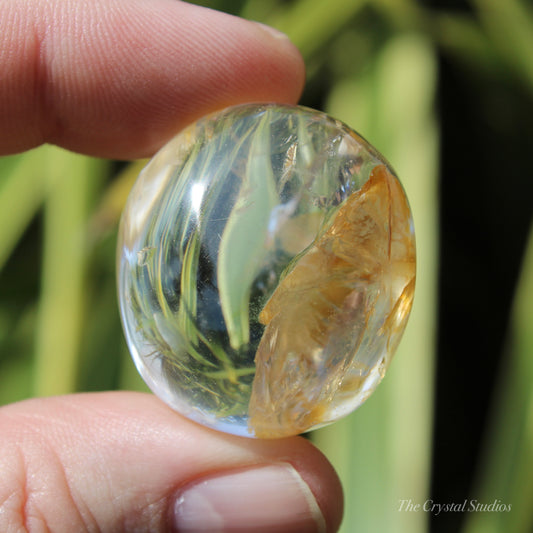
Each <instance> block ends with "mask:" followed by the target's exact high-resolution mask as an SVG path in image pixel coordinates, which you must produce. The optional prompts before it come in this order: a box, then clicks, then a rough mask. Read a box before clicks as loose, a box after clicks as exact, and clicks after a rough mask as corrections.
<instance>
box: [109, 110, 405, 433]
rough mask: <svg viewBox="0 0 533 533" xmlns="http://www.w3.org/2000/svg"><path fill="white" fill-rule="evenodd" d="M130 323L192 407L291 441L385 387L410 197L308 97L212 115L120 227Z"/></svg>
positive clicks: (401, 306) (175, 144)
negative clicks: (305, 103) (307, 103)
mask: <svg viewBox="0 0 533 533" xmlns="http://www.w3.org/2000/svg"><path fill="white" fill-rule="evenodd" d="M118 263H119V274H118V278H119V297H120V307H121V313H122V320H123V325H124V330H125V333H126V338H127V342H128V345H129V348H130V350H131V353H132V356H133V359H134V360H135V363H136V365H137V368H138V370H139V372H140V373H141V375H142V376H143V378H144V379H145V381H146V383H147V384H148V385H149V387H150V388H151V389H152V390H153V391H154V392H155V393H156V394H157V395H158V396H159V397H161V398H162V399H163V400H164V401H166V402H167V403H168V404H170V405H171V406H172V407H173V408H175V409H176V410H177V411H179V412H180V413H182V414H184V415H185V416H187V417H189V418H191V419H193V420H195V421H197V422H200V423H201V424H204V425H206V426H209V427H212V428H215V429H218V430H222V431H226V432H229V433H234V434H237V435H243V436H249V437H261V438H277V437H285V436H289V435H295V434H298V433H301V432H305V431H308V430H310V429H314V428H317V427H320V426H323V425H325V424H328V423H330V422H332V421H334V420H337V419H339V418H340V417H342V416H344V415H346V414H348V413H349V412H351V411H352V410H354V409H355V408H356V407H358V406H359V405H360V404H361V403H362V402H363V401H364V400H365V399H366V398H367V397H368V396H369V395H370V394H371V392H372V391H373V390H374V389H375V388H376V386H377V385H378V383H379V381H380V380H381V378H382V377H383V375H384V372H385V370H386V368H387V367H388V365H389V363H390V361H391V357H392V355H393V352H394V351H395V349H396V346H397V344H398V342H399V340H400V337H401V334H402V332H403V329H404V327H405V324H406V321H407V318H408V315H409V311H410V309H411V303H412V299H413V290H414V283H415V243H414V232H413V224H412V220H411V214H410V210H409V205H408V202H407V199H406V197H405V194H404V191H403V189H402V187H401V185H400V183H399V181H398V179H397V178H396V176H395V175H394V172H393V171H392V169H391V168H390V166H389V165H388V164H387V162H386V161H385V160H384V158H383V157H382V156H381V155H380V154H379V153H378V152H377V151H376V150H375V149H374V148H373V147H372V146H370V145H369V144H368V143H367V142H366V141H365V140H364V139H362V138H361V137H360V136H359V135H358V134H357V133H355V132H354V131H352V130H351V129H349V128H348V127H347V126H345V125H344V124H342V123H341V122H339V121H337V120H334V119H332V118H330V117H328V116H327V115H325V114H323V113H320V112H318V111H314V110H311V109H307V108H303V107H289V106H281V105H273V104H268V105H244V106H237V107H233V108H229V109H226V110H224V111H221V112H219V113H216V114H213V115H210V116H208V117H206V118H204V119H202V120H199V121H198V122H196V123H195V124H193V125H191V126H189V127H188V128H187V129H185V130H184V131H182V132H181V133H180V134H179V135H178V136H176V137H175V138H174V139H173V140H171V141H170V142H169V143H168V144H167V145H166V146H165V147H163V148H162V149H161V150H160V151H159V152H158V153H157V154H156V155H155V156H154V158H153V159H152V160H151V161H150V163H149V164H148V165H147V166H146V168H145V169H144V170H143V171H142V173H141V175H140V176H139V179H138V180H137V182H136V184H135V186H134V187H133V190H132V192H131V194H130V197H129V199H128V202H127V205H126V208H125V211H124V214H123V217H122V221H121V228H120V235H119V246H118Z"/></svg>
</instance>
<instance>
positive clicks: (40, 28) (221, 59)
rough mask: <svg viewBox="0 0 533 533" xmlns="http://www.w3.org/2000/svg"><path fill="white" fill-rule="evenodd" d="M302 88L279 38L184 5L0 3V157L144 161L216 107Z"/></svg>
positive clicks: (292, 52)
mask: <svg viewBox="0 0 533 533" xmlns="http://www.w3.org/2000/svg"><path fill="white" fill-rule="evenodd" d="M303 79H304V73H303V64H302V60H301V57H300V55H299V53H298V52H297V51H296V49H295V48H294V47H293V46H292V45H291V44H290V42H289V41H288V39H286V38H285V37H284V36H282V35H281V34H277V33H272V31H270V30H267V29H265V27H263V26H262V25H259V24H256V23H254V22H249V21H245V20H242V19H239V18H237V17H233V16H230V15H226V14H223V13H218V12H216V11H213V10H210V9H206V8H202V7H199V6H194V5H191V4H187V3H185V2H179V1H177V0H151V1H150V2H146V1H143V0H128V1H126V0H92V1H90V2H79V1H77V0H36V1H35V2H16V1H15V0H3V1H2V2H0V153H4V154H5V153H10V152H15V151H21V150H24V149H27V148H30V147H33V146H37V145H39V144H41V143H43V142H50V143H55V144H58V145H61V146H63V147H65V148H68V149H71V150H75V151H79V152H83V153H88V154H91V155H98V156H105V157H114V158H134V157H140V156H144V155H149V154H151V153H153V152H154V151H155V150H156V149H157V148H159V147H160V146H161V145H162V144H163V143H164V142H165V141H166V140H168V138H170V136H172V135H173V134H174V133H176V132H177V131H178V130H179V129H180V128H182V127H183V126H184V125H186V124H187V123H189V122H191V121H193V120H194V119H196V118H198V117H199V116H201V115H204V114H206V113H208V112H211V111H214V110H216V109H220V108H222V107H225V106H227V105H232V104H237V103H244V102H251V101H278V102H284V103H294V102H296V101H297V99H298V97H299V95H300V92H301V89H302V85H303Z"/></svg>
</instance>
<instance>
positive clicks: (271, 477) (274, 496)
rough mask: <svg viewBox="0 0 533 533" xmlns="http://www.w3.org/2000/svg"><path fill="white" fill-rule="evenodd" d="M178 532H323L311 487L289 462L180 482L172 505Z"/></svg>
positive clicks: (322, 524)
mask: <svg viewBox="0 0 533 533" xmlns="http://www.w3.org/2000/svg"><path fill="white" fill-rule="evenodd" d="M174 527H175V528H176V530H177V531H178V532H179V533H200V532H202V533H204V532H210V533H217V532H220V533H222V532H223V533H233V532H235V533H236V532H241V533H242V532H243V531H254V532H257V533H270V532H274V531H275V532H279V531H284V532H286V533H307V532H309V533H311V532H312V533H324V532H325V531H326V525H325V521H324V517H323V516H322V513H321V511H320V508H319V506H318V504H317V502H316V500H315V497H314V496H313V493H312V492H311V489H310V488H309V486H308V485H307V483H305V481H304V480H303V479H302V478H301V477H300V475H299V474H298V472H297V471H296V470H295V469H294V468H293V467H292V466H291V465H289V464H277V465H269V466H263V467H255V468H250V469H247V470H241V471H238V472H231V473H226V474H222V475H219V476H216V477H211V478H206V479H203V480H201V481H198V482H195V483H193V484H191V485H189V486H187V487H184V489H183V490H182V491H180V493H179V494H178V496H177V499H176V504H175V506H174Z"/></svg>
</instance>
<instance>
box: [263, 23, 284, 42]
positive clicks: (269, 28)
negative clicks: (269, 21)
mask: <svg viewBox="0 0 533 533" xmlns="http://www.w3.org/2000/svg"><path fill="white" fill-rule="evenodd" d="M256 24H257V25H258V26H259V27H260V28H262V29H263V30H264V31H266V32H267V33H269V34H270V35H271V36H272V37H274V38H276V39H283V40H286V41H288V40H289V38H288V37H287V35H285V34H284V33H283V32H281V31H279V30H276V28H273V27H272V26H267V25H266V24H263V23H262V22H256Z"/></svg>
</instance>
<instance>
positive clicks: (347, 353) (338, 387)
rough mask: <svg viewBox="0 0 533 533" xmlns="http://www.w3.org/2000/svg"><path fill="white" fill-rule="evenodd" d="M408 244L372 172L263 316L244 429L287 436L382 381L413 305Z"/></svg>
mask: <svg viewBox="0 0 533 533" xmlns="http://www.w3.org/2000/svg"><path fill="white" fill-rule="evenodd" d="M414 283H415V246H414V240H413V237H412V232H411V230H410V210H409V205H408V203H407V200H406V197H405V194H404V192H403V190H402V188H401V186H400V184H399V182H398V180H397V179H396V178H395V177H394V176H393V175H392V174H391V172H390V171H389V170H387V168H386V166H385V165H377V166H376V167H374V169H373V170H372V172H371V174H370V177H369V179H368V181H367V182H366V183H365V184H364V185H363V187H361V189H360V190H359V191H357V192H354V193H353V194H352V195H351V196H350V197H348V199H347V200H346V201H345V203H344V204H343V205H342V206H341V207H340V209H339V210H338V212H337V213H336V215H335V217H334V219H333V220H332V222H331V225H330V226H329V227H328V228H327V229H326V230H325V231H324V232H323V233H322V234H321V235H320V236H319V237H318V238H317V239H316V241H315V242H314V243H313V245H312V246H311V247H310V248H309V249H308V250H307V251H306V252H305V254H303V255H302V257H301V258H300V259H299V260H298V261H297V262H296V263H295V264H294V265H293V266H292V268H291V269H290V271H289V272H288V273H287V274H286V276H285V277H284V278H283V280H282V281H281V282H280V284H279V285H278V287H277V288H276V290H275V291H274V293H273V294H272V296H271V298H270V299H269V301H268V302H267V304H266V305H265V307H264V308H263V310H262V312H261V314H260V315H259V319H260V320H261V322H262V323H263V324H265V325H266V328H265V332H264V334H263V337H262V338H261V342H260V344H259V347H258V350H257V354H256V357H255V365H256V374H255V378H254V383H253V387H252V396H251V399H250V426H251V428H252V429H253V431H254V433H255V434H256V435H257V436H259V437H284V436H287V435H291V434H294V433H295V432H297V433H300V432H303V431H306V430H307V428H309V427H318V426H321V425H324V424H327V423H329V422H332V421H334V420H335V419H337V418H338V417H339V414H340V413H342V414H344V413H347V412H350V411H352V410H353V409H355V408H356V407H357V406H358V405H360V404H361V403H362V402H364V400H365V399H366V398H367V397H368V395H369V394H370V393H371V392H372V390H373V389H374V388H375V386H376V385H377V383H378V382H379V381H380V379H381V378H382V377H383V375H384V372H385V370H386V368H387V367H388V365H389V363H390V359H391V357H392V354H393V353H394V351H395V349H396V345H397V344H398V341H399V339H400V337H401V334H402V332H403V329H404V326H405V322H406V320H407V318H408V315H409V311H410V309H411V304H412V300H413V292H414Z"/></svg>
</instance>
